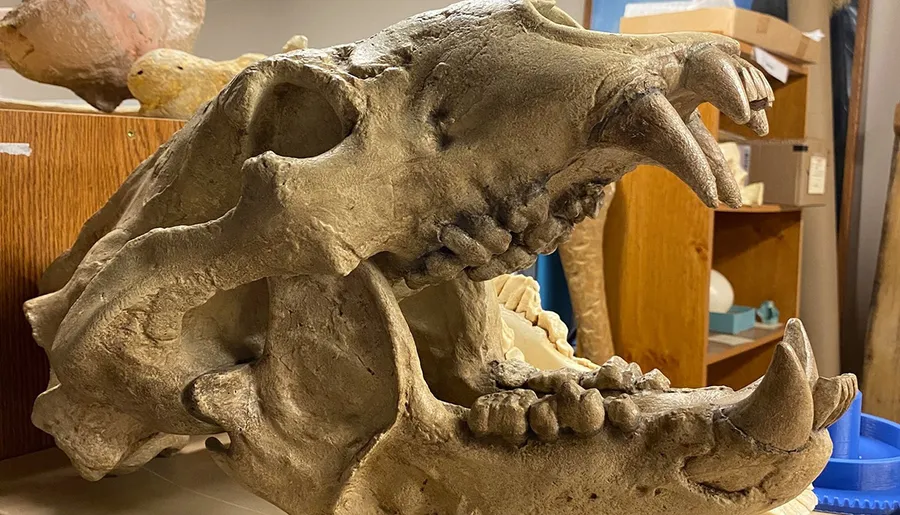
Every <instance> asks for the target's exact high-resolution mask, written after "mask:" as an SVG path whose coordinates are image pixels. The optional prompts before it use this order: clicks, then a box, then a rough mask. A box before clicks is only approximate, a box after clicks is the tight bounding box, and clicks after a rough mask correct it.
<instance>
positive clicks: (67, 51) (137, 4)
mask: <svg viewBox="0 0 900 515" xmlns="http://www.w3.org/2000/svg"><path fill="white" fill-rule="evenodd" d="M205 10H206V1H205V0H66V1H60V0H24V1H23V2H22V3H21V4H20V5H19V6H18V7H16V8H15V9H13V10H12V11H10V12H9V13H8V14H7V15H6V16H5V17H4V18H3V20H2V21H0V51H2V53H3V54H4V57H5V59H6V60H7V61H8V62H9V64H10V65H11V66H12V67H13V68H14V69H15V70H16V71H17V72H19V73H21V74H22V75H24V76H25V77H27V78H29V79H32V80H36V81H38V82H45V83H48V84H55V85H58V86H64V87H67V88H69V89H71V90H72V91H73V92H75V94H77V95H78V96H79V97H81V98H83V99H84V100H85V101H87V102H88V103H89V104H91V105H92V106H94V107H96V108H97V109H100V110H101V111H107V112H109V111H112V110H114V109H115V108H116V106H118V105H119V104H120V103H121V102H122V101H123V100H125V99H127V98H131V93H130V92H129V91H128V85H127V79H128V70H129V69H130V68H131V65H132V63H133V62H134V61H135V59H137V58H138V57H140V56H142V55H144V54H145V53H147V52H149V51H151V50H154V49H157V48H174V49H178V50H184V51H190V50H191V49H192V48H193V46H194V40H195V39H196V38H197V33H198V32H199V30H200V25H201V24H202V23H203V15H204V13H205Z"/></svg>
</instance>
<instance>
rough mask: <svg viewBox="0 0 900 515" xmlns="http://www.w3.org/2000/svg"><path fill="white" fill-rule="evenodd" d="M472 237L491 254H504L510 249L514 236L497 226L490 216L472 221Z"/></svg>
mask: <svg viewBox="0 0 900 515" xmlns="http://www.w3.org/2000/svg"><path fill="white" fill-rule="evenodd" d="M472 236H474V237H475V239H476V240H478V241H479V242H481V244H482V245H483V246H484V248H486V249H487V250H488V251H489V252H490V253H491V254H502V253H504V252H506V249H508V248H509V244H510V243H511V242H512V235H511V234H510V233H509V231H506V230H504V229H503V228H501V227H500V226H498V225H497V222H496V220H494V219H493V218H491V217H489V216H479V217H476V218H474V219H473V220H472Z"/></svg>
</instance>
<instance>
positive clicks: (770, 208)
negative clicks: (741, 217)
mask: <svg viewBox="0 0 900 515" xmlns="http://www.w3.org/2000/svg"><path fill="white" fill-rule="evenodd" d="M800 209H802V208H799V207H796V206H782V205H779V204H763V205H761V206H742V207H740V208H738V209H732V208H730V207H728V206H725V205H722V206H719V207H717V208H716V211H717V212H719V213H785V212H788V211H800Z"/></svg>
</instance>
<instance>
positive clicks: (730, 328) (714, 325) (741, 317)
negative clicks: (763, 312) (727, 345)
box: [709, 306, 756, 334]
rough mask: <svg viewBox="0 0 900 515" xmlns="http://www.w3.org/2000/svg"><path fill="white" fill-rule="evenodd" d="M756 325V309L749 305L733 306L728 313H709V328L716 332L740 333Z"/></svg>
mask: <svg viewBox="0 0 900 515" xmlns="http://www.w3.org/2000/svg"><path fill="white" fill-rule="evenodd" d="M754 325H756V310H755V309H753V308H748V307H747V306H732V307H731V309H729V310H728V313H712V312H710V314H709V330H710V331H713V332H716V333H727V334H738V333H739V332H741V331H746V330H747V329H752V328H753V326H754Z"/></svg>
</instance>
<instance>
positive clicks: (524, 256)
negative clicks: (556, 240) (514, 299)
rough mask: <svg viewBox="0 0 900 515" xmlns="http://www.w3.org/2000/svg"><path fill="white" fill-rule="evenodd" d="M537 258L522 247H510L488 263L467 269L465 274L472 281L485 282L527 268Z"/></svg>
mask: <svg viewBox="0 0 900 515" xmlns="http://www.w3.org/2000/svg"><path fill="white" fill-rule="evenodd" d="M535 259H537V256H535V255H534V254H530V253H529V252H528V251H527V250H525V249H524V248H523V247H518V246H515V245H513V246H511V247H510V248H509V249H508V250H507V251H506V252H504V253H503V254H500V255H499V256H496V257H494V259H492V260H491V261H490V263H488V264H486V265H482V266H478V267H474V268H467V269H466V274H467V275H468V276H469V279H472V280H473V281H487V280H488V279H492V278H494V277H497V276H498V275H502V274H505V273H509V272H516V271H518V270H522V269H523V268H528V267H529V266H531V264H532V263H534V260H535Z"/></svg>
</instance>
